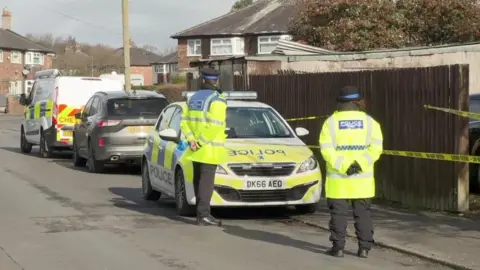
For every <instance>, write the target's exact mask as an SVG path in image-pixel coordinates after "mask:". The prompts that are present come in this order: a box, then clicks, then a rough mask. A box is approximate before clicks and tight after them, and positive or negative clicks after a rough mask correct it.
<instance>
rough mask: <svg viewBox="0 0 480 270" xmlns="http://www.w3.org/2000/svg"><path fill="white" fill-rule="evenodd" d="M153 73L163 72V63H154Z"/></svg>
mask: <svg viewBox="0 0 480 270" xmlns="http://www.w3.org/2000/svg"><path fill="white" fill-rule="evenodd" d="M155 73H162V74H163V73H165V65H163V64H162V65H156V66H155Z"/></svg>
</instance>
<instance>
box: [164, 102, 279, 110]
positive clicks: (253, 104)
mask: <svg viewBox="0 0 480 270" xmlns="http://www.w3.org/2000/svg"><path fill="white" fill-rule="evenodd" d="M185 103H186V102H185V101H180V102H174V103H172V104H171V105H174V104H176V105H180V106H182V105H185ZM227 106H228V107H253V108H271V106H270V105H267V104H265V103H262V102H258V101H243V100H227Z"/></svg>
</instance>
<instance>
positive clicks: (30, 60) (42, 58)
mask: <svg viewBox="0 0 480 270" xmlns="http://www.w3.org/2000/svg"><path fill="white" fill-rule="evenodd" d="M34 57H39V60H40V61H39V63H35V61H34V60H33V59H34ZM25 64H26V65H40V66H43V65H44V64H45V55H44V54H43V53H39V52H27V53H26V54H25Z"/></svg>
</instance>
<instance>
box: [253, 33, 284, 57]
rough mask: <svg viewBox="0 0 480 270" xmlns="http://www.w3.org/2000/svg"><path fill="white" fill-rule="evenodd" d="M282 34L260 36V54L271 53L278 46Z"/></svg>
mask: <svg viewBox="0 0 480 270" xmlns="http://www.w3.org/2000/svg"><path fill="white" fill-rule="evenodd" d="M279 40H280V36H271V37H258V54H269V53H272V52H273V51H274V50H275V48H277V44H278V41H279Z"/></svg>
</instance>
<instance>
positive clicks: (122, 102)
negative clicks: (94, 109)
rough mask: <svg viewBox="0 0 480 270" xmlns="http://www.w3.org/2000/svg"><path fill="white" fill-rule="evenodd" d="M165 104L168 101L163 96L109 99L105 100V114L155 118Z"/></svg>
mask: <svg viewBox="0 0 480 270" xmlns="http://www.w3.org/2000/svg"><path fill="white" fill-rule="evenodd" d="M167 105H168V101H167V100H166V99H165V98H146V99H129V98H120V99H111V100H109V101H108V102H107V115H108V116H115V117H140V116H142V117H145V118H157V117H158V116H159V115H160V113H161V112H162V110H163V109H164V108H165V107H167Z"/></svg>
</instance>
